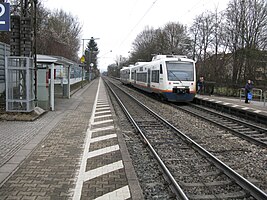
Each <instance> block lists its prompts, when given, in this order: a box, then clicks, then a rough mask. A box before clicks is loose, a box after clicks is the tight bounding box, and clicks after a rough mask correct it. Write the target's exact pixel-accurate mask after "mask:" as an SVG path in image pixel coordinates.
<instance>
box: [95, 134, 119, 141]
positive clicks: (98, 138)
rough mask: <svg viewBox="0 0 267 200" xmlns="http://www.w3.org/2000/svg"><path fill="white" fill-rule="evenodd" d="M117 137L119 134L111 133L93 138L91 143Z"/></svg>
mask: <svg viewBox="0 0 267 200" xmlns="http://www.w3.org/2000/svg"><path fill="white" fill-rule="evenodd" d="M115 137H117V134H109V135H104V136H100V137H95V138H91V143H93V142H100V141H103V140H108V139H111V138H115Z"/></svg>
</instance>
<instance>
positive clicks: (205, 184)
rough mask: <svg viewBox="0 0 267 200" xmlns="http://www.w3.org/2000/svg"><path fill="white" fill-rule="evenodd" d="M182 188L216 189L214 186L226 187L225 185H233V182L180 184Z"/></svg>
mask: <svg viewBox="0 0 267 200" xmlns="http://www.w3.org/2000/svg"><path fill="white" fill-rule="evenodd" d="M179 183H180V184H181V186H182V187H183V186H185V187H214V186H225V185H232V184H233V181H212V182H208V183H206V182H205V183H203V182H197V183H185V182H179Z"/></svg>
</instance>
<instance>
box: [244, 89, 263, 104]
mask: <svg viewBox="0 0 267 200" xmlns="http://www.w3.org/2000/svg"><path fill="white" fill-rule="evenodd" d="M252 94H253V98H256V99H257V98H258V99H259V101H262V89H258V88H253V89H252ZM242 97H243V98H244V97H245V88H241V89H239V98H240V101H241V99H242ZM264 99H265V98H264Z"/></svg>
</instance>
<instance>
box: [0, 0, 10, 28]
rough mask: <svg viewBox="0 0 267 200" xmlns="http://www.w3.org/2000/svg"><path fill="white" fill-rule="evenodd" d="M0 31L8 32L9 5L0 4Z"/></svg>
mask: <svg viewBox="0 0 267 200" xmlns="http://www.w3.org/2000/svg"><path fill="white" fill-rule="evenodd" d="M0 31H10V4H9V3H0Z"/></svg>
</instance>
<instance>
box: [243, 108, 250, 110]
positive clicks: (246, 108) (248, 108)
mask: <svg viewBox="0 0 267 200" xmlns="http://www.w3.org/2000/svg"><path fill="white" fill-rule="evenodd" d="M241 109H242V110H248V109H250V108H249V107H243V108H241Z"/></svg>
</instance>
